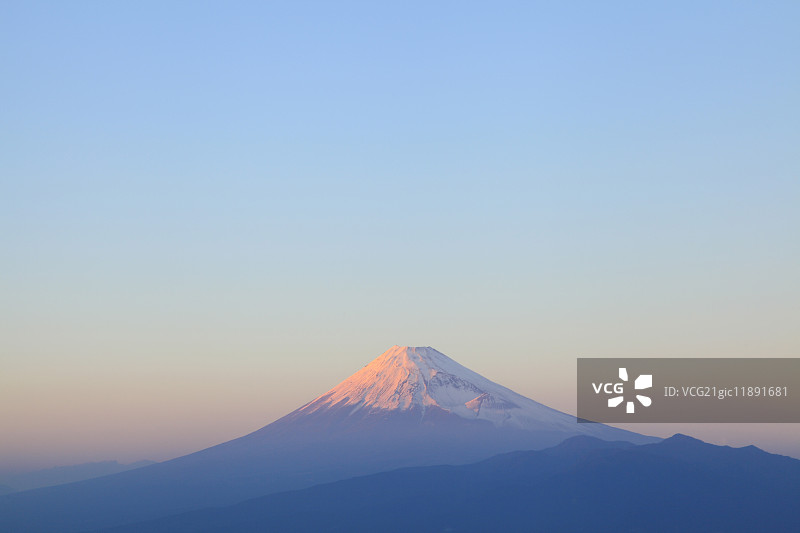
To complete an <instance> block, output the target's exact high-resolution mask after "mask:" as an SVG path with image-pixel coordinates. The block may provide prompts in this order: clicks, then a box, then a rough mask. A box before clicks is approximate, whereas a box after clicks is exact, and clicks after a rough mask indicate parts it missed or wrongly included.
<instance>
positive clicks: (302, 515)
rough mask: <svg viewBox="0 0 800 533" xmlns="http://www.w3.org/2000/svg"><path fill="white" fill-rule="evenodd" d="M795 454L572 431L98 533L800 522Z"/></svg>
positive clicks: (724, 527)
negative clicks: (553, 440) (568, 435)
mask: <svg viewBox="0 0 800 533" xmlns="http://www.w3.org/2000/svg"><path fill="white" fill-rule="evenodd" d="M799 499H800V461H798V460H796V459H791V458H788V457H783V456H777V455H771V454H768V453H765V452H763V451H761V450H758V449H756V448H753V447H747V448H738V449H735V448H728V447H722V446H713V445H710V444H706V443H703V442H700V441H697V440H695V439H691V438H689V437H685V436H682V435H676V436H675V437H672V438H670V439H667V440H665V441H663V442H661V443H657V444H650V445H641V446H635V445H631V444H628V443H610V442H604V441H600V440H597V439H594V438H592V437H574V438H572V439H570V440H567V441H565V442H564V443H562V444H561V445H559V446H556V447H554V448H550V449H547V450H543V451H531V452H515V453H510V454H504V455H500V456H497V457H494V458H491V459H489V460H486V461H483V462H480V463H477V464H472V465H464V466H433V467H418V468H408V469H401V470H395V471H392V472H385V473H381V474H374V475H371V476H365V477H360V478H355V479H349V480H345V481H339V482H336V483H332V484H327V485H320V486H316V487H312V488H309V489H305V490H301V491H294V492H288V493H280V494H274V495H271V496H266V497H262V498H258V499H255V500H249V501H247V502H243V503H240V504H238V505H235V506H231V507H226V508H221V509H206V510H202V511H195V512H192V513H187V514H184V515H179V516H172V517H168V518H165V519H161V520H156V521H152V522H147V523H142V524H136V525H133V526H128V527H122V528H117V529H113V530H107V531H104V532H103V533H144V532H147V533H218V532H232V531H235V532H237V533H250V532H253V533H255V532H261V531H274V532H280V531H292V532H294V533H301V532H309V533H310V532H314V533H325V532H344V531H347V532H353V533H355V532H361V531H364V532H367V531H384V532H387V533H388V532H394V531H397V532H403V531H417V532H420V533H424V532H434V531H436V532H438V531H454V532H481V533H487V532H494V531H497V532H504V533H505V532H514V531H526V532H527V531H613V532H620V531H648V532H658V531H675V532H678V531H680V532H684V531H703V532H706V531H726V532H736V531H742V532H750V531H773V532H780V531H785V532H789V531H800V515H798V513H797V512H796V503H797V501H799Z"/></svg>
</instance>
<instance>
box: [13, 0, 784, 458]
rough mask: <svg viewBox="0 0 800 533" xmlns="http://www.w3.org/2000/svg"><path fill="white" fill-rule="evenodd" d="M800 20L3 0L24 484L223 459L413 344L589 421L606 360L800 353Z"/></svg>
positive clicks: (702, 433) (750, 9)
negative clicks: (122, 465)
mask: <svg viewBox="0 0 800 533" xmlns="http://www.w3.org/2000/svg"><path fill="white" fill-rule="evenodd" d="M262 4H263V5H262ZM562 4H563V5H562ZM567 4H568V5H567ZM799 5H800V4H798V3H796V2H758V3H739V2H719V3H717V2H703V3H697V2H646V3H641V2H611V3H608V2H586V3H580V2H570V3H556V2H552V3H548V4H544V3H542V4H539V3H534V2H502V3H499V4H497V3H494V4H492V5H490V4H488V3H473V2H448V1H443V2H419V3H410V2H394V3H387V2H363V3H352V2H268V3H257V2H253V3H243V2H216V3H208V2H166V3H165V2H128V3H122V2H99V1H97V2H52V3H37V2H4V3H3V5H2V7H0V69H2V72H3V79H4V81H3V83H2V84H0V96H1V97H2V101H3V102H4V103H3V105H2V106H0V124H2V128H0V236H1V237H2V246H1V247H0V428H2V431H0V469H6V470H9V469H24V468H33V467H39V466H51V465H55V464H70V463H78V462H84V461H90V460H91V461H96V460H103V459H118V460H120V461H122V462H130V461H132V460H138V459H145V458H146V459H155V460H163V459H167V458H170V457H174V456H177V455H181V454H184V453H188V452H191V451H195V450H198V449H200V448H203V447H206V446H209V445H212V444H216V443H219V442H222V441H225V440H229V439H231V438H234V437H237V436H240V435H243V434H245V433H247V432H249V431H252V430H255V429H257V428H259V427H261V426H263V425H265V424H267V423H269V422H271V421H272V420H274V419H276V418H278V417H279V416H281V415H283V414H286V413H287V412H289V411H291V410H293V409H294V408H296V407H299V406H300V405H301V404H303V403H305V402H306V401H309V400H310V399H312V398H314V397H316V396H317V395H319V394H321V393H322V392H324V391H325V390H327V389H328V388H330V387H332V386H334V385H336V384H337V383H338V382H339V381H340V380H341V379H343V378H345V377H347V376H348V375H349V374H351V373H352V372H354V371H356V370H357V369H359V368H360V367H361V366H362V365H364V364H366V363H367V362H369V361H370V360H371V359H372V358H374V357H376V356H378V355H379V354H380V353H382V352H383V351H384V350H386V349H387V348H389V347H390V346H392V345H393V344H401V345H425V346H427V345H430V346H433V347H435V348H437V349H439V350H440V351H442V352H444V353H446V354H448V355H450V356H451V357H453V358H455V359H456V360H458V361H459V362H461V363H462V364H464V365H466V366H468V367H471V368H472V369H474V370H476V371H478V372H480V373H482V374H484V375H485V376H486V377H488V378H490V379H493V380H495V381H497V382H500V383H502V384H505V385H507V386H509V387H511V388H513V389H515V390H517V391H518V392H520V393H523V394H525V395H527V396H530V397H532V398H534V399H536V400H539V401H541V402H544V403H547V404H550V405H552V406H553V407H556V408H560V409H564V410H567V411H570V412H574V395H575V365H576V362H575V360H576V358H577V357H579V356H582V357H592V356H597V357H601V356H607V357H617V356H620V357H636V356H647V357H649V356H652V357H656V356H658V357H671V356H679V357H723V356H729V357H760V356H769V357H796V356H798V355H800V333H799V331H800V329H798V319H800V158H799V157H798V146H800V128H799V126H798V125H800V101H799V100H798V95H800V69H799V68H798V60H797V59H798V56H799V55H800V33H798V31H797V27H798V24H800V9H799V8H798V6H799ZM634 429H639V430H643V431H645V430H646V431H647V432H649V433H651V434H657V435H669V434H671V433H674V432H675V431H683V432H686V433H690V434H692V435H695V436H698V437H700V438H703V439H706V440H709V441H711V442H719V443H728V444H737V445H738V444H750V443H755V444H756V445H759V446H762V447H763V448H765V449H768V450H772V451H778V452H781V453H791V454H794V455H796V456H800V444H798V442H800V438H799V437H800V430H798V426H797V425H741V426H730V425H706V426H676V425H670V426H659V425H653V426H648V427H646V428H643V427H639V428H634Z"/></svg>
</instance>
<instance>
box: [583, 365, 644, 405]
mask: <svg viewBox="0 0 800 533" xmlns="http://www.w3.org/2000/svg"><path fill="white" fill-rule="evenodd" d="M619 379H621V380H622V381H628V369H627V368H620V369H619ZM652 386H653V375H652V374H642V375H640V376H639V377H638V378H636V381H634V382H633V388H634V389H635V390H642V389H649V388H650V387H652ZM592 388H593V389H594V393H595V394H600V391H601V390H602V391H603V392H605V393H606V394H618V395H619V396H615V397H613V398H609V399H608V406H609V407H612V408H613V407H616V406H618V405H619V404H621V403H622V402H623V400H624V399H625V397H624V396H623V395H622V394H623V390H624V385H623V384H622V383H592ZM636 399H637V400H639V403H640V404H642V405H643V406H645V407H650V404H651V403H653V400H651V399H650V397H649V396H644V395H641V394H637V395H636ZM634 411H635V405H634V403H633V402H632V401H629V402H627V403H626V404H625V412H626V413H633V412H634Z"/></svg>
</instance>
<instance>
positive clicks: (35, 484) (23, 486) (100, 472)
mask: <svg viewBox="0 0 800 533" xmlns="http://www.w3.org/2000/svg"><path fill="white" fill-rule="evenodd" d="M152 464H155V461H137V462H135V463H129V464H122V463H119V462H118V461H99V462H93V463H82V464H78V465H69V466H56V467H53V468H45V469H43V470H34V471H30V472H19V473H15V474H8V475H5V476H0V483H3V484H4V485H0V494H4V493H8V492H19V491H23V490H31V489H38V488H40V487H51V486H54V485H63V484H65V483H74V482H75V481H83V480H84V479H93V478H97V477H102V476H108V475H111V474H118V473H119V472H126V471H128V470H134V469H136V468H142V467H145V466H149V465H152ZM3 486H7V489H8V490H7V491H6V492H3Z"/></svg>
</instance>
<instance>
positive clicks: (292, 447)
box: [0, 346, 658, 533]
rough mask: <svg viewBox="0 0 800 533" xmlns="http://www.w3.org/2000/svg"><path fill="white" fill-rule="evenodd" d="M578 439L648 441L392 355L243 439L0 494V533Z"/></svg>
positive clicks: (456, 369) (451, 367)
mask: <svg viewBox="0 0 800 533" xmlns="http://www.w3.org/2000/svg"><path fill="white" fill-rule="evenodd" d="M579 435H584V436H590V437H595V438H599V439H602V440H606V441H627V442H631V443H634V444H644V443H651V442H656V441H657V440H658V439H655V438H652V437H645V436H642V435H639V434H636V433H631V432H628V431H623V430H620V429H616V428H612V427H609V426H605V425H602V424H579V423H578V422H577V420H576V418H575V417H574V416H571V415H568V414H565V413H562V412H560V411H557V410H555V409H551V408H550V407H547V406H545V405H542V404H540V403H538V402H535V401H533V400H531V399H529V398H526V397H524V396H522V395H520V394H517V393H515V392H513V391H512V390H510V389H507V388H505V387H503V386H501V385H498V384H496V383H494V382H492V381H490V380H488V379H486V378H484V377H483V376H481V375H479V374H477V373H475V372H473V371H471V370H469V369H468V368H465V367H464V366H462V365H460V364H458V363H457V362H455V361H454V360H452V359H450V358H449V357H447V356H446V355H444V354H442V353H440V352H438V351H436V350H434V349H433V348H430V347H424V348H412V347H406V346H402V347H401V346H394V347H392V348H390V349H389V350H387V351H386V352H385V353H384V354H382V355H381V356H379V357H378V358H377V359H375V360H373V361H372V362H371V363H369V364H368V365H366V366H365V367H363V368H362V369H361V370H359V371H358V372H356V373H355V374H353V375H352V376H350V377H349V378H347V379H346V380H344V381H343V382H342V383H340V384H339V385H337V386H336V387H334V388H333V389H331V390H329V391H328V392H326V393H325V394H323V395H322V396H319V397H318V398H316V399H314V400H312V401H311V402H309V403H307V404H305V405H303V406H302V407H300V408H299V409H297V410H295V411H293V412H292V413H289V414H288V415H286V416H284V417H283V418H281V419H279V420H277V421H275V422H273V423H271V424H269V425H267V426H265V427H263V428H261V429H259V430H257V431H255V432H253V433H251V434H249V435H246V436H244V437H240V438H238V439H234V440H232V441H229V442H226V443H223V444H219V445H217V446H214V447H211V448H208V449H205V450H202V451H199V452H196V453H193V454H190V455H186V456H183V457H179V458H177V459H173V460H171V461H166V462H164V463H158V464H155V465H151V466H148V467H144V468H141V469H137V470H133V471H129V472H123V473H120V474H115V475H111V476H106V477H102V478H97V479H92V480H87V481H82V482H78V483H71V484H68V485H61V486H58V487H49V488H44V489H37V490H32V491H26V492H22V493H16V494H10V495H7V496H0V530H2V531H26V532H31V533H33V532H37V531H38V532H56V531H58V532H63V533H68V532H75V531H85V530H91V529H98V528H102V527H110V526H116V525H122V524H127V523H133V522H139V521H143V520H148V519H153V518H158V517H161V516H167V515H170V514H175V513H180V512H186V511H191V510H194V509H200V508H203V507H209V506H220V505H230V504H234V503H237V502H240V501H243V500H245V499H248V498H254V497H257V496H263V495H267V494H272V493H275V492H280V491H286V490H294V489H302V488H305V487H310V486H312V485H317V484H320V483H327V482H332V481H337V480H341V479H346V478H351V477H354V476H361V475H367V474H373V473H377V472H382V471H386V470H391V469H395V468H400V467H407V466H427V465H437V464H466V463H470V462H474V461H478V460H481V459H486V458H488V457H490V456H493V455H496V454H499V453H504V452H510V451H514V450H539V449H543V448H547V447H550V446H553V445H556V444H558V443H560V442H562V441H564V440H565V439H568V438H570V437H574V436H579Z"/></svg>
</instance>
